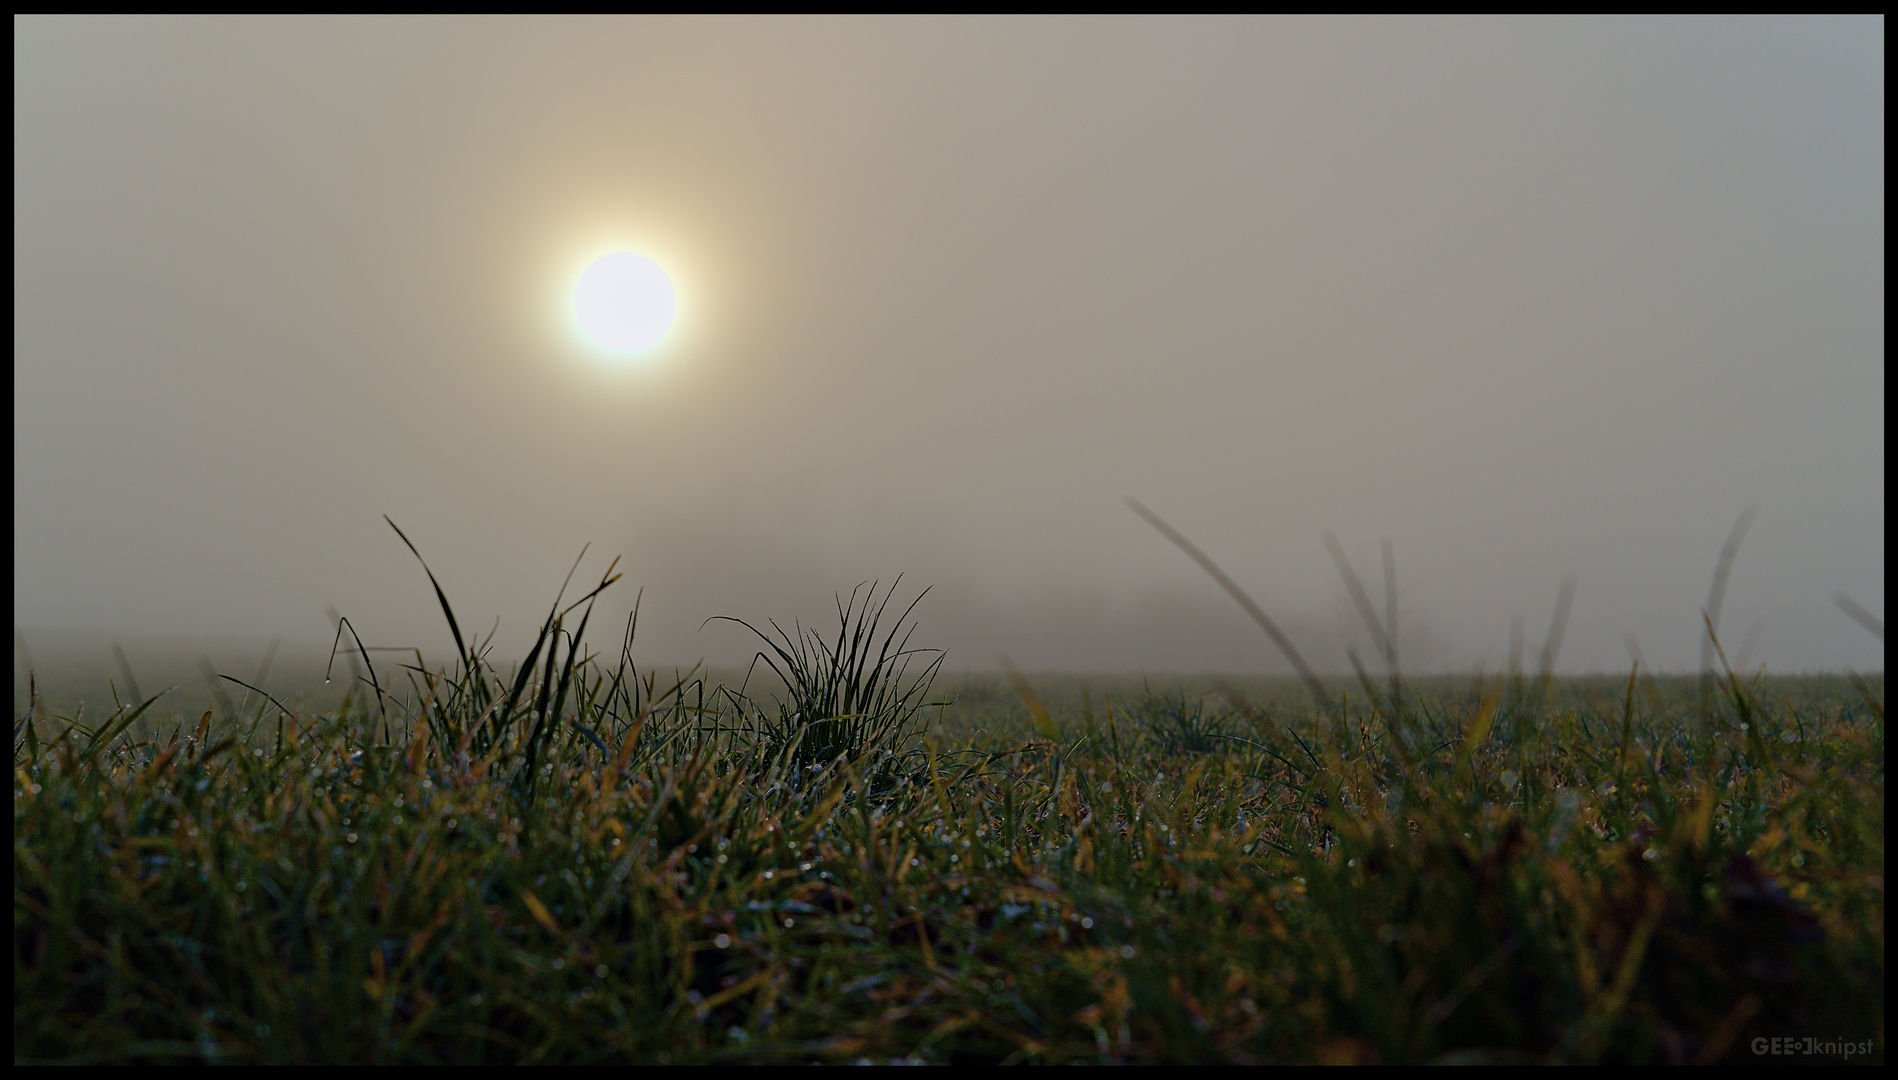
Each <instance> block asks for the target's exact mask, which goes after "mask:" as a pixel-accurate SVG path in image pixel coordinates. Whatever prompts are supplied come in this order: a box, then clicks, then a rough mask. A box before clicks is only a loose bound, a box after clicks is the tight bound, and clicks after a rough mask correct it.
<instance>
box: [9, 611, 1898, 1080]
mask: <svg viewBox="0 0 1898 1080" xmlns="http://www.w3.org/2000/svg"><path fill="white" fill-rule="evenodd" d="M610 581H611V579H610V576H609V578H608V579H607V580H604V581H602V583H601V586H600V587H601V588H604V587H606V585H607V584H610ZM438 591H439V590H438ZM598 591H599V590H598V589H595V590H593V592H592V593H589V594H588V595H587V596H585V597H582V599H581V601H580V602H579V603H578V604H569V605H566V606H564V607H563V606H562V605H561V604H559V603H556V605H555V611H554V612H552V613H551V614H550V616H549V618H548V621H547V625H546V626H545V628H544V629H543V631H542V633H541V636H540V639H539V641H538V643H537V644H536V645H535V647H534V649H533V651H532V652H531V653H530V654H529V655H528V657H527V659H526V661H525V662H524V663H522V664H520V665H509V667H508V669H507V670H505V671H503V670H497V669H496V668H495V667H494V666H491V665H490V664H489V663H488V661H487V659H486V652H485V650H484V646H482V645H481V644H479V643H476V642H472V641H468V640H465V639H464V638H463V637H462V635H461V632H460V630H459V626H458V623H457V622H456V620H455V617H454V614H453V612H452V609H451V608H450V606H449V604H448V601H447V599H446V598H445V597H443V598H442V600H441V607H442V610H443V613H444V615H445V616H446V617H447V619H448V621H449V623H450V626H451V628H452V629H453V630H454V637H455V640H456V643H457V649H458V652H459V656H458V658H457V659H455V660H454V661H453V662H451V663H449V664H447V665H445V666H429V667H424V666H421V665H419V664H416V663H413V662H411V663H407V664H406V665H404V664H400V663H395V662H391V661H387V660H381V661H378V662H377V663H376V665H375V667H374V668H373V669H372V668H370V667H368V666H367V665H366V664H363V655H364V654H361V653H351V654H348V655H346V656H345V657H344V659H342V660H339V661H338V665H339V666H341V665H343V664H344V663H345V662H348V663H350V664H362V665H363V666H362V667H361V669H360V670H358V671H356V672H355V673H354V676H353V678H354V681H352V682H351V683H349V685H350V686H351V687H353V689H352V691H351V692H350V693H349V696H348V697H347V698H346V699H345V700H343V701H342V702H341V703H340V704H337V705H334V706H326V707H323V708H320V709H319V708H307V709H306V708H304V707H301V706H298V705H295V704H291V703H284V702H282V701H281V699H273V698H267V697H265V696H263V695H262V693H261V689H262V688H244V687H241V686H238V685H237V684H235V683H230V684H228V685H230V686H231V695H232V696H231V697H230V698H229V699H227V700H226V701H224V702H222V703H219V704H215V705H213V706H212V707H211V708H209V709H207V710H206V711H205V712H204V714H203V715H202V716H201V717H176V716H172V715H170V714H168V713H165V712H164V703H163V700H162V699H159V700H158V701H153V700H146V701H142V702H138V703H132V702H127V703H126V704H125V706H124V707H122V708H115V709H110V710H106V711H105V712H104V713H103V715H100V716H97V717H95V718H93V719H87V718H84V717H71V718H65V717H60V716H56V715H51V714H49V713H48V712H47V710H46V708H45V707H44V705H43V704H42V703H40V702H38V701H35V702H33V703H32V704H31V706H30V707H29V710H28V715H26V716H23V717H20V718H19V719H18V722H17V723H16V728H15V736H14V814H13V822H14V825H13V828H14V874H13V880H14V886H13V888H14V979H13V985H14V1038H13V1046H14V1051H13V1052H14V1060H15V1062H16V1063H45V1062H65V1063H81V1062H111V1063H121V1062H125V1063H129V1062H149V1063H161V1062H163V1063H185V1062H219V1063H286V1064H287V1063H306V1062H307V1063H342V1062H362V1063H398V1062H402V1063H473V1062H509V1063H513V1062H558V1063H592V1062H671V1063H694V1062H702V1063H709V1062H722V1061H735V1062H757V1063H766V1062H855V1061H871V1062H887V1061H894V1060H908V1061H919V1062H954V1063H994V1062H1034V1063H1056V1062H1073V1063H1089V1062H1092V1063H1121V1062H1162V1061H1175V1062H1208V1063H1211V1062H1237V1063H1266V1062H1383V1063H1396V1062H1428V1061H1440V1062H1443V1061H1447V1062H1457V1061H1489V1062H1504V1061H1529V1062H1582V1063H1598V1062H1628V1063H1642V1062H1663V1063H1666V1062H1681V1063H1686V1062H1716V1061H1717V1062H1731V1063H1741V1062H1755V1063H1796V1062H1813V1061H1829V1062H1841V1063H1860V1062H1867V1063H1873V1062H1877V1063H1882V1062H1883V1060H1884V1051H1885V1042H1884V1037H1885V1029H1884V1016H1885V1012H1884V1006H1885V1001H1884V947H1885V939H1884V915H1885V904H1884V820H1885V819H1884V780H1885V777H1884V763H1885V743H1884V735H1885V727H1884V680H1883V674H1882V672H1881V673H1879V674H1878V675H1876V676H1874V677H1870V678H1864V679H1858V678H1849V677H1843V676H1841V677H1813V678H1766V677H1754V678H1751V679H1743V678H1740V677H1737V676H1734V675H1732V674H1731V673H1721V674H1720V675H1719V676H1718V677H1717V678H1716V679H1714V680H1711V681H1705V680H1702V679H1695V678H1654V677H1651V676H1648V675H1646V674H1643V673H1640V672H1635V673H1632V674H1630V675H1628V676H1626V677H1621V678H1611V679H1549V678H1545V677H1538V676H1535V675H1523V674H1520V673H1517V674H1511V675H1505V676H1502V677H1491V678H1489V679H1479V678H1466V679H1458V680H1450V679H1411V680H1403V679H1399V678H1397V677H1396V676H1394V675H1386V676H1384V677H1380V678H1376V679H1373V678H1371V677H1369V676H1365V677H1362V678H1357V679H1352V680H1350V681H1348V682H1345V681H1339V680H1319V681H1317V682H1315V683H1314V682H1310V681H1305V680H1299V679H1284V680H1272V679H1253V680H1238V681H1235V682H1220V681H1217V680H1211V679H1204V680H1198V681H1192V680H1173V681H1170V682H1165V681H1159V680H1155V681H1153V682H1151V683H1143V682H1142V681H1141V680H1137V679H1131V680H1127V679H1124V680H1095V681H1093V683H1092V684H1091V685H1090V684H1087V683H1084V682H1083V681H1081V680H1077V679H1072V678H1069V679H1055V678H1050V677H1039V676H1018V675H1012V674H1011V675H1010V676H1007V677H1000V676H998V677H993V678H986V677H955V678H950V677H946V676H945V677H936V676H937V669H936V667H935V666H934V665H935V664H936V662H937V658H936V657H934V656H932V655H931V654H929V653H927V652H922V651H917V650H915V649H914V647H913V646H909V645H907V639H906V638H905V637H904V636H903V632H902V627H903V625H904V619H903V618H902V617H900V616H899V613H900V612H901V611H902V605H901V603H898V602H893V601H892V599H891V597H892V592H893V591H885V592H884V593H883V594H882V595H881V596H879V595H878V594H877V591H876V590H875V589H874V588H872V589H871V590H870V591H869V593H868V595H867V596H865V595H853V596H851V597H849V598H845V599H843V600H840V604H839V610H838V613H837V614H838V616H839V619H838V622H839V624H840V625H838V626H837V627H835V628H831V629H826V630H825V632H824V634H823V636H821V637H820V636H818V635H817V634H815V633H813V632H808V631H806V632H796V631H794V632H793V633H791V634H788V635H787V634H784V633H783V632H780V631H776V630H775V628H766V629H767V632H766V633H765V634H761V635H760V638H761V647H762V648H764V650H765V654H766V656H768V657H769V667H772V668H775V669H776V671H777V675H778V676H779V677H781V681H782V685H780V678H778V677H773V676H772V673H771V671H769V670H765V667H764V666H761V668H760V671H759V672H755V673H754V675H753V677H752V679H751V680H750V681H749V682H747V683H745V684H743V685H742V686H741V687H734V686H733V685H732V682H731V681H729V680H723V681H720V680H708V679H705V678H702V677H695V676H694V675H692V674H691V673H671V672H668V673H663V674H662V673H658V672H652V671H647V670H644V669H643V668H641V667H639V666H638V665H637V664H636V663H635V661H634V659H633V655H634V649H633V643H632V636H633V633H632V628H631V627H630V626H629V627H627V628H626V629H625V631H624V633H623V634H621V635H620V640H619V641H618V642H616V643H615V644H614V645H613V646H612V647H610V648H609V649H608V650H607V651H606V652H605V653H598V654H596V653H594V652H591V651H590V650H589V647H588V646H587V645H586V643H585V631H586V629H587V626H586V623H587V619H586V615H587V613H588V612H589V611H590V607H589V606H588V601H589V600H590V599H591V597H592V596H593V595H597V593H598ZM352 641H353V639H352V637H351V635H350V634H349V633H345V635H344V644H345V646H350V645H351V644H352ZM239 677H240V678H248V677H249V676H248V675H247V674H245V675H240V676H239ZM340 681H341V680H340V679H339V682H340ZM761 687H762V688H764V689H763V690H762V691H761V689H760V688H761ZM240 702H242V703H241V704H240ZM160 715H164V716H165V719H163V720H160V719H158V717H159V716H160Z"/></svg>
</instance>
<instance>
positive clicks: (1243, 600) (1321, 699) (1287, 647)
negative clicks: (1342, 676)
mask: <svg viewBox="0 0 1898 1080" xmlns="http://www.w3.org/2000/svg"><path fill="white" fill-rule="evenodd" d="M1127 505H1128V507H1129V508H1131V509H1132V510H1133V512H1134V513H1136V514H1139V515H1140V516H1141V517H1142V518H1145V519H1146V522H1147V524H1149V525H1151V526H1153V527H1154V528H1155V529H1157V530H1159V532H1160V535H1161V536H1164V537H1166V538H1167V539H1168V540H1171V541H1173V546H1175V547H1177V548H1179V549H1180V550H1181V551H1184V552H1186V554H1187V555H1188V556H1190V557H1191V558H1192V560H1193V561H1194V562H1196V563H1198V564H1199V565H1200V569H1202V570H1204V571H1206V572H1207V573H1208V574H1210V575H1211V576H1212V579H1213V580H1214V581H1216V582H1218V583H1219V587H1220V588H1222V589H1225V590H1226V594H1227V595H1228V596H1231V597H1232V598H1233V599H1234V600H1235V601H1237V602H1238V604H1239V606H1240V607H1241V608H1243V609H1244V610H1245V613H1246V614H1247V615H1250V616H1252V621H1253V622H1255V623H1258V624H1259V628H1260V629H1261V630H1264V631H1265V634H1266V636H1267V637H1269V638H1271V639H1272V644H1274V645H1277V646H1278V648H1279V652H1281V653H1284V654H1285V659H1286V660H1288V661H1290V662H1291V665H1292V668H1293V669H1294V670H1295V671H1297V672H1298V675H1299V678H1301V679H1303V680H1305V687H1306V689H1308V690H1310V691H1311V696H1312V697H1313V698H1315V699H1316V700H1317V702H1318V705H1319V707H1320V708H1321V709H1323V710H1325V711H1326V712H1334V713H1335V712H1337V709H1338V707H1337V705H1336V704H1335V703H1334V702H1333V701H1332V700H1331V694H1330V692H1329V691H1327V690H1326V689H1325V684H1324V683H1322V682H1320V681H1318V676H1317V674H1316V673H1314V672H1313V671H1312V669H1311V665H1310V664H1307V663H1306V662H1305V658H1304V657H1303V656H1300V655H1299V653H1298V649H1297V648H1296V647H1294V646H1293V645H1292V640H1291V639H1290V638H1288V637H1286V636H1285V634H1284V632H1283V631H1281V630H1280V629H1279V628H1278V625H1277V624H1276V623H1274V622H1273V621H1272V620H1271V619H1270V618H1268V617H1267V616H1266V614H1265V612H1264V611H1263V610H1262V609H1261V608H1260V607H1259V605H1257V604H1255V603H1253V602H1252V597H1250V596H1247V595H1246V591H1245V590H1244V589H1241V588H1240V587H1239V585H1238V583H1236V582H1234V581H1233V580H1232V579H1231V578H1229V577H1227V576H1226V572H1225V571H1224V570H1221V569H1220V568H1219V567H1218V565H1217V564H1215V563H1214V562H1213V560H1211V559H1209V558H1207V557H1206V553H1205V552H1203V551H1201V550H1200V549H1199V548H1197V547H1194V546H1193V542H1192V541H1191V540H1188V539H1187V538H1186V537H1184V536H1182V535H1180V533H1179V532H1178V531H1176V530H1175V529H1174V528H1173V526H1171V525H1168V524H1167V523H1166V521H1165V520H1163V519H1162V518H1161V517H1160V515H1158V514H1156V513H1154V512H1153V511H1151V510H1149V509H1147V508H1146V506H1144V505H1143V504H1142V503H1141V502H1140V500H1139V499H1135V498H1131V497H1130V498H1128V500H1127Z"/></svg>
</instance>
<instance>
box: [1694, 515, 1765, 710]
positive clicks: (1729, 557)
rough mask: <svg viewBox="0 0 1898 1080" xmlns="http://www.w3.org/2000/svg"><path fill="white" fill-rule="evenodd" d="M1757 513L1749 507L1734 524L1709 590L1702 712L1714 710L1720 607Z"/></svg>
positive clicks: (1702, 658)
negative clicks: (1741, 544) (1715, 654)
mask: <svg viewBox="0 0 1898 1080" xmlns="http://www.w3.org/2000/svg"><path fill="white" fill-rule="evenodd" d="M1756 513H1757V511H1756V510H1755V509H1754V508H1753V507H1751V506H1749V507H1747V508H1746V509H1745V510H1742V511H1740V517H1739V520H1737V521H1735V522H1734V523H1733V531H1732V532H1730V533H1728V534H1727V542H1726V543H1725V544H1722V545H1721V547H1720V561H1719V562H1717V563H1715V564H1714V568H1713V586H1712V588H1710V589H1708V590H1707V610H1706V611H1705V612H1704V614H1705V615H1706V623H1707V636H1706V637H1704V638H1702V639H1701V642H1700V708H1701V711H1702V712H1707V711H1709V710H1711V709H1712V708H1713V678H1714V676H1713V653H1714V644H1713V636H1714V634H1715V633H1716V632H1718V631H1719V629H1720V605H1721V604H1722V602H1724V601H1725V600H1726V597H1727V577H1728V575H1730V574H1732V573H1733V560H1734V559H1735V558H1737V557H1738V556H1739V554H1740V541H1741V540H1743V539H1745V537H1746V530H1747V527H1748V526H1749V525H1752V524H1753V518H1754V515H1755V514H1756Z"/></svg>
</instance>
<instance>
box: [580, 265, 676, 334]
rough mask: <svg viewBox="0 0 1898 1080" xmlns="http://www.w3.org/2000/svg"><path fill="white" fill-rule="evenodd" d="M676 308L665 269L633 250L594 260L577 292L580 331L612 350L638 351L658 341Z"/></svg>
mask: <svg viewBox="0 0 1898 1080" xmlns="http://www.w3.org/2000/svg"><path fill="white" fill-rule="evenodd" d="M677 309H678V295H677V294H676V293H675V292H674V291H673V288H672V279H671V278H670V277H668V276H667V275H666V272H665V270H664V269H662V268H661V267H660V266H659V264H658V263H656V262H653V261H652V260H651V259H648V258H647V257H646V256H644V255H637V254H634V253H633V252H630V251H619V252H614V253H613V254H611V255H607V256H604V257H602V258H599V259H596V260H594V262H593V265H591V266H589V267H587V269H586V272H585V273H583V274H581V275H580V284H579V285H578V286H577V287H576V288H575V289H574V294H573V312H574V316H575V318H577V319H578V320H579V323H580V329H581V331H582V332H583V333H585V334H586V336H587V337H588V338H590V339H591V340H592V341H594V342H595V343H596V344H598V345H600V346H601V347H602V348H606V349H610V350H612V351H614V352H637V351H638V350H640V349H644V348H647V347H649V346H651V345H653V344H655V343H656V342H658V341H659V339H660V338H662V337H664V336H665V333H666V330H667V329H669V328H670V327H671V326H672V316H673V314H674V312H675V311H676V310H677Z"/></svg>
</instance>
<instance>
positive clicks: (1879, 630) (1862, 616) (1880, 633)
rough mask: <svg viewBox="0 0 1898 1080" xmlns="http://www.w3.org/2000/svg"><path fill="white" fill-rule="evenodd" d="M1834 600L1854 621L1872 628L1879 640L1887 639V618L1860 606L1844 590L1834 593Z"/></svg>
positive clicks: (1868, 628)
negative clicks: (1884, 618)
mask: <svg viewBox="0 0 1898 1080" xmlns="http://www.w3.org/2000/svg"><path fill="white" fill-rule="evenodd" d="M1832 602H1833V603H1834V604H1837V605H1838V608H1839V610H1840V611H1843V612H1845V613H1846V614H1847V615H1850V616H1851V617H1852V621H1853V622H1856V623H1858V624H1859V625H1860V626H1863V627H1864V628H1865V629H1867V630H1870V631H1871V632H1872V633H1873V634H1874V635H1876V636H1877V638H1878V640H1880V641H1883V640H1885V620H1883V619H1881V618H1879V617H1878V616H1876V615H1874V614H1872V613H1871V612H1869V611H1866V610H1865V609H1864V608H1862V607H1860V606H1858V604H1857V603H1855V602H1854V601H1853V600H1852V598H1851V597H1849V596H1847V595H1845V594H1844V593H1842V592H1835V593H1833V594H1832Z"/></svg>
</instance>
